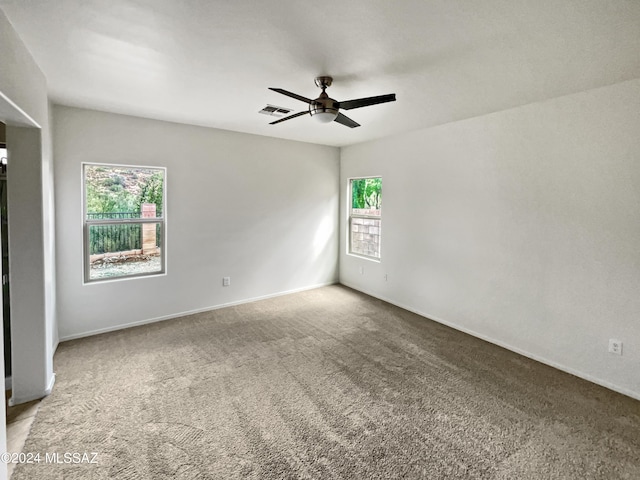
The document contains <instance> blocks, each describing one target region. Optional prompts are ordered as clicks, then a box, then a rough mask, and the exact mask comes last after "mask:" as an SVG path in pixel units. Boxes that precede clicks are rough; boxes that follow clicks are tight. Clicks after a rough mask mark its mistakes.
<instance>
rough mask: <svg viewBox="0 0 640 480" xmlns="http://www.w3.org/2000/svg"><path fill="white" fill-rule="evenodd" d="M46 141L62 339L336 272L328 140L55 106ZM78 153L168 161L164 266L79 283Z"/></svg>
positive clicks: (332, 155) (333, 168) (81, 158)
mask: <svg viewBox="0 0 640 480" xmlns="http://www.w3.org/2000/svg"><path fill="white" fill-rule="evenodd" d="M54 148H55V151H54V153H55V176H56V231H57V247H56V248H57V259H58V269H57V279H58V285H59V288H58V299H57V300H58V314H59V328H60V338H61V339H67V338H71V337H77V336H82V335H86V334H89V333H92V332H99V331H104V330H110V329H114V328H118V327H122V326H125V325H128V324H132V323H136V322H144V321H148V320H152V319H158V318H165V317H168V316H174V315H178V314H181V313H184V312H190V311H194V310H200V309H208V308H211V307H215V306H220V305H224V304H228V303H232V302H240V301H244V300H248V299H252V298H256V297H262V296H267V295H274V294H278V293H282V292H287V291H292V290H298V289H303V288H308V287H313V286H316V285H322V284H327V283H333V282H335V281H337V258H338V251H337V248H338V222H337V220H338V218H337V217H338V204H339V189H338V188H339V152H338V149H337V148H333V147H325V146H318V145H311V144H306V143H299V142H292V141H286V140H277V139H273V138H267V137H259V136H255V135H248V134H241V133H233V132H228V131H223V130H215V129H210V128H202V127H194V126H188V125H180V124H174V123H167V122H160V121H154V120H147V119H142V118H135V117H129V116H123V115H115V114H109V113H102V112H96V111H89V110H81V109H75V108H69V107H62V106H55V107H54ZM82 162H104V163H116V164H118V163H120V164H129V165H149V166H161V167H166V168H167V189H166V190H167V195H168V197H167V212H166V215H167V234H168V239H167V275H166V276H155V277H147V278H138V279H130V280H120V281H111V282H106V283H94V284H89V285H83V279H82V272H83V267H82V228H81V224H82V208H81V207H82V201H81V163H82ZM223 276H230V277H231V286H230V287H223V286H222V277H223Z"/></svg>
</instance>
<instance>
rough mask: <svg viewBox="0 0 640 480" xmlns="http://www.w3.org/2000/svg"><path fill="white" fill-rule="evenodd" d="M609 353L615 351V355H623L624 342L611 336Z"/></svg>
mask: <svg viewBox="0 0 640 480" xmlns="http://www.w3.org/2000/svg"><path fill="white" fill-rule="evenodd" d="M609 353H613V354H615V355H622V342H621V341H620V340H616V339H615V338H610V339H609Z"/></svg>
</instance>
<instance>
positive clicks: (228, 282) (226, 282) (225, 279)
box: [222, 277, 231, 287]
mask: <svg viewBox="0 0 640 480" xmlns="http://www.w3.org/2000/svg"><path fill="white" fill-rule="evenodd" d="M229 285H231V277H222V286H223V287H228V286H229Z"/></svg>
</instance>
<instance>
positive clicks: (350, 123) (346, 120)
mask: <svg viewBox="0 0 640 480" xmlns="http://www.w3.org/2000/svg"><path fill="white" fill-rule="evenodd" d="M333 121H334V122H338V123H341V124H342V125H346V126H347V127H349V128H355V127H359V126H360V124H359V123H357V122H354V121H353V120H351V119H350V118H349V117H347V116H346V115H343V114H341V113H338V116H337V117H336V118H335V119H334V120H333Z"/></svg>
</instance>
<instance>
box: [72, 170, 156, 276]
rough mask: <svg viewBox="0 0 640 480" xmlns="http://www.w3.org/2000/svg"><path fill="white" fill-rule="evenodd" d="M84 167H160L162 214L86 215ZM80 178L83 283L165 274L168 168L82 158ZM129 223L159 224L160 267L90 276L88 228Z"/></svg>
mask: <svg viewBox="0 0 640 480" xmlns="http://www.w3.org/2000/svg"><path fill="white" fill-rule="evenodd" d="M86 167H106V168H133V169H139V170H159V171H162V179H163V180H162V216H161V217H151V218H102V219H89V218H87V217H88V215H87V214H88V212H87V185H86V178H87V177H86ZM81 182H82V264H83V284H85V285H89V284H96V283H104V282H113V281H120V280H131V279H134V278H144V277H153V276H158V275H166V273H167V259H166V250H167V213H166V212H167V168H166V167H157V166H150V165H125V164H117V163H102V162H82V164H81ZM128 224H136V225H138V224H139V225H143V224H160V270H158V271H154V272H143V273H134V274H129V275H118V276H114V277H104V278H91V261H90V258H91V245H90V235H89V230H90V228H91V227H92V226H100V225H128Z"/></svg>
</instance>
